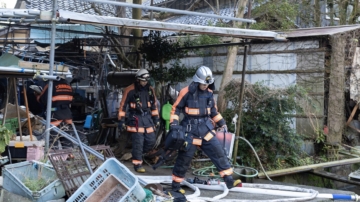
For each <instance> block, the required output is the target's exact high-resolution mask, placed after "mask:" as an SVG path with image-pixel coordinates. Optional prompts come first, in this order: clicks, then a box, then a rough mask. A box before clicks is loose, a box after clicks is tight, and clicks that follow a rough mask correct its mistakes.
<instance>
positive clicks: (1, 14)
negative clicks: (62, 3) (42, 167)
mask: <svg viewBox="0 0 360 202" xmlns="http://www.w3.org/2000/svg"><path fill="white" fill-rule="evenodd" d="M83 1H88V2H93V3H102V4H103V3H105V4H112V5H116V6H126V7H132V8H141V9H148V10H155V11H164V12H172V13H179V14H185V15H196V16H204V17H209V18H218V19H227V20H233V21H241V22H247V23H255V20H252V19H242V18H233V17H228V16H219V15H215V14H205V13H198V12H191V11H184V10H176V9H168V8H159V7H153V6H143V5H138V4H129V3H123V2H115V1H108V0H83ZM53 11H57V12H52V11H39V10H34V9H0V21H1V20H4V21H8V22H20V23H22V22H27V23H51V44H50V69H49V77H54V71H53V70H54V62H55V61H54V58H55V38H56V37H55V36H56V23H57V22H65V23H78V24H98V25H105V26H116V27H127V28H136V29H153V30H171V31H177V32H187V33H197V34H210V35H220V36H232V37H238V38H256V39H266V40H280V41H284V40H286V36H284V35H281V34H279V33H276V32H271V31H260V30H250V29H238V28H222V27H210V26H197V25H184V24H177V23H167V22H157V21H144V20H134V19H125V18H117V17H107V16H94V15H87V14H81V13H75V12H69V11H59V12H58V5H57V0H53ZM52 87H53V81H52V80H49V88H48V97H47V102H48V103H51V101H52ZM47 111H48V112H50V111H51V105H47ZM50 120H51V113H47V114H46V133H45V134H46V138H45V152H46V153H47V152H48V149H49V137H50V133H49V132H50V129H52V128H51V127H50V126H51V125H50ZM73 127H74V126H73ZM53 130H54V129H53ZM74 130H75V131H76V129H74ZM64 136H65V137H66V138H68V139H69V138H70V137H68V136H66V135H64ZM70 139H71V140H72V141H73V142H74V139H73V138H70ZM77 139H78V141H79V144H78V145H79V146H80V148H81V150H82V152H83V154H84V156H85V152H84V147H85V148H86V149H88V148H87V147H86V146H85V145H84V146H83V144H82V143H81V142H80V139H79V138H78V137H77ZM87 163H88V162H87Z"/></svg>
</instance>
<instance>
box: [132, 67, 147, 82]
mask: <svg viewBox="0 0 360 202" xmlns="http://www.w3.org/2000/svg"><path fill="white" fill-rule="evenodd" d="M135 78H136V79H138V80H141V81H149V80H150V74H149V72H148V70H146V69H140V70H139V71H137V72H136V75H135Z"/></svg>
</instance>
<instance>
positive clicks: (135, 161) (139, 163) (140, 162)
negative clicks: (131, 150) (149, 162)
mask: <svg viewBox="0 0 360 202" xmlns="http://www.w3.org/2000/svg"><path fill="white" fill-rule="evenodd" d="M132 163H133V164H134V165H141V164H142V161H139V160H135V159H134V160H132Z"/></svg>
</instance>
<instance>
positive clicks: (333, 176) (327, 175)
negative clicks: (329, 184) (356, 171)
mask: <svg viewBox="0 0 360 202" xmlns="http://www.w3.org/2000/svg"><path fill="white" fill-rule="evenodd" d="M310 172H311V173H313V174H315V175H318V176H321V177H325V178H328V179H331V180H336V181H339V182H344V183H348V184H354V185H358V186H360V181H355V180H349V179H348V177H346V176H341V175H337V174H335V173H330V172H326V171H324V170H312V171H310Z"/></svg>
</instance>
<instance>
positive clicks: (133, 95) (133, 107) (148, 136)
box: [118, 82, 159, 166]
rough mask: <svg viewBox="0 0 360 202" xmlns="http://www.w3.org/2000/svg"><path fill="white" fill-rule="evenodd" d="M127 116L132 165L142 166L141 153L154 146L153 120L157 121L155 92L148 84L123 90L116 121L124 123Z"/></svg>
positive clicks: (131, 86)
mask: <svg viewBox="0 0 360 202" xmlns="http://www.w3.org/2000/svg"><path fill="white" fill-rule="evenodd" d="M127 108H128V111H127V113H126V109H127ZM127 114H128V116H127V117H126V118H127V119H126V130H127V131H128V132H130V133H131V134H132V135H131V139H132V152H131V153H132V158H133V159H132V163H133V164H134V165H135V166H139V165H141V164H142V155H143V153H146V152H149V151H150V150H151V149H152V148H153V146H154V145H155V142H156V135H155V124H154V121H153V120H158V119H159V112H158V109H157V107H156V97H155V91H154V89H153V88H152V87H151V86H150V85H149V84H147V85H145V86H144V87H142V86H141V85H140V84H139V83H138V82H135V83H134V84H132V85H130V86H128V87H127V88H125V90H124V93H123V97H122V99H121V103H120V107H119V115H118V119H119V120H121V121H125V116H126V115H127Z"/></svg>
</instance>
